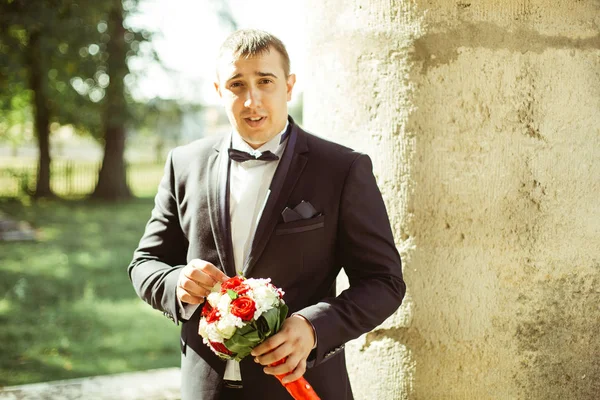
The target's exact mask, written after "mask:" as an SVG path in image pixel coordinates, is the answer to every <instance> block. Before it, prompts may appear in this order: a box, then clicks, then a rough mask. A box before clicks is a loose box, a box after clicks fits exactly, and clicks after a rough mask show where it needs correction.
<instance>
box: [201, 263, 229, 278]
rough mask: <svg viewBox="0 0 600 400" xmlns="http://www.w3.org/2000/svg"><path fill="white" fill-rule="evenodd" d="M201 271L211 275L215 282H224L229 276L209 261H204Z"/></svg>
mask: <svg viewBox="0 0 600 400" xmlns="http://www.w3.org/2000/svg"><path fill="white" fill-rule="evenodd" d="M202 271H203V272H204V273H205V274H207V275H209V276H210V277H212V278H213V279H214V280H215V281H217V282H225V281H226V280H227V279H229V277H228V276H227V275H225V273H224V272H223V271H221V270H220V269H219V268H217V267H215V266H214V265H212V264H211V263H206V264H205V265H204V268H202Z"/></svg>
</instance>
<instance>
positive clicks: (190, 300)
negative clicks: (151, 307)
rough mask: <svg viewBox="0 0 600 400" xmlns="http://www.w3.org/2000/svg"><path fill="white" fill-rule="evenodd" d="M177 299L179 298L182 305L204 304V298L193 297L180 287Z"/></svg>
mask: <svg viewBox="0 0 600 400" xmlns="http://www.w3.org/2000/svg"><path fill="white" fill-rule="evenodd" d="M177 298H179V300H181V302H182V303H187V304H202V303H203V302H204V297H197V296H192V295H191V294H189V293H187V292H186V291H185V290H183V289H182V288H180V287H178V288H177Z"/></svg>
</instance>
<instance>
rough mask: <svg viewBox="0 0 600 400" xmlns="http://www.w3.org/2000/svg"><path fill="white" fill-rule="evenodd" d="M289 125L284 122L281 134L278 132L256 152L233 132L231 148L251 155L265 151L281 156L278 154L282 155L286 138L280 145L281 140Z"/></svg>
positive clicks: (287, 122)
mask: <svg viewBox="0 0 600 400" xmlns="http://www.w3.org/2000/svg"><path fill="white" fill-rule="evenodd" d="M289 124H290V123H289V121H286V123H285V126H284V127H283V130H282V131H281V132H279V133H278V134H277V135H275V137H273V138H272V139H271V140H269V141H268V142H267V143H265V144H263V145H262V146H260V147H259V148H258V149H256V150H254V149H253V148H252V147H251V146H250V145H249V144H248V143H246V142H245V141H244V139H242V137H241V136H240V134H239V133H238V132H237V131H236V130H234V131H233V134H232V135H231V148H232V149H236V150H241V151H246V152H248V153H250V154H253V155H254V154H256V153H262V152H264V151H267V150H269V151H271V152H272V153H274V154H276V155H281V154H280V153H283V149H284V148H285V142H286V140H287V137H286V138H285V139H286V140H284V141H283V143H280V142H281V138H282V136H283V134H284V133H285V132H286V131H287V128H288V125H289Z"/></svg>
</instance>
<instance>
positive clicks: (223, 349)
mask: <svg viewBox="0 0 600 400" xmlns="http://www.w3.org/2000/svg"><path fill="white" fill-rule="evenodd" d="M210 345H211V346H212V347H213V349H215V350H216V351H218V352H219V353H223V354H227V355H228V356H232V355H233V353H232V352H230V351H229V349H227V347H225V345H224V344H223V343H219V342H210Z"/></svg>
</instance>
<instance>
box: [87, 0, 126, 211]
mask: <svg viewBox="0 0 600 400" xmlns="http://www.w3.org/2000/svg"><path fill="white" fill-rule="evenodd" d="M108 26H109V34H110V40H109V42H108V43H107V51H108V54H109V58H108V74H109V76H110V84H109V85H108V87H107V88H106V98H105V99H104V104H105V108H104V118H103V119H104V158H103V160H102V168H101V169H100V173H99V175H98V184H97V185H96V189H95V190H94V193H93V194H92V197H95V198H100V199H105V200H118V199H125V198H130V197H131V196H132V195H131V190H130V189H129V186H127V173H126V166H125V123H126V121H127V117H128V113H127V108H126V107H127V104H126V101H125V83H124V79H125V76H126V75H127V72H128V68H127V62H126V57H127V45H126V43H125V29H124V28H123V8H122V5H121V2H120V1H115V5H114V6H113V8H112V10H111V11H110V14H109V18H108Z"/></svg>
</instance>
